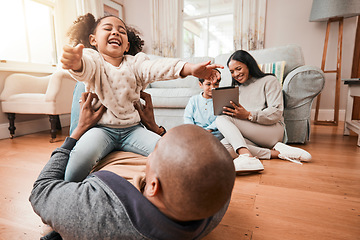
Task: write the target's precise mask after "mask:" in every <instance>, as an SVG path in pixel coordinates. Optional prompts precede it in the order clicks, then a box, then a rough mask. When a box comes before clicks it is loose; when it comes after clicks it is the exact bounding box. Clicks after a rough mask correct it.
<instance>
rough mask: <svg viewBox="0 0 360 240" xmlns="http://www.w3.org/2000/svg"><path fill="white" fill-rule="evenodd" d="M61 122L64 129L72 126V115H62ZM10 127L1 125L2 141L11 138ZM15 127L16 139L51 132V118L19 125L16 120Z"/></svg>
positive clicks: (5, 124) (0, 137) (6, 124)
mask: <svg viewBox="0 0 360 240" xmlns="http://www.w3.org/2000/svg"><path fill="white" fill-rule="evenodd" d="M60 121H61V126H62V127H67V126H70V114H64V115H61V116H60ZM8 127H9V124H8V123H3V124H0V139H5V138H9V137H10V133H9V129H8ZM15 127H16V130H15V137H16V136H22V135H26V134H31V133H36V132H41V131H46V130H50V122H49V117H44V118H40V119H36V120H31V121H25V122H19V123H17V122H16V120H15Z"/></svg>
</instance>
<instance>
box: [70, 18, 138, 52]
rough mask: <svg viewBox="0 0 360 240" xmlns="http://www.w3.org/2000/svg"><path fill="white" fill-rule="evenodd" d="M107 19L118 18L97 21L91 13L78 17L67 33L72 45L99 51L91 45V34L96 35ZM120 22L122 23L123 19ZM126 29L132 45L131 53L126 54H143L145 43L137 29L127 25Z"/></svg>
mask: <svg viewBox="0 0 360 240" xmlns="http://www.w3.org/2000/svg"><path fill="white" fill-rule="evenodd" d="M107 17H116V16H113V15H107V16H104V17H101V18H99V19H98V20H95V17H94V15H92V14H91V13H87V14H85V15H83V16H80V17H78V19H76V21H75V22H74V24H73V25H72V26H71V27H70V29H69V31H68V32H67V35H68V37H69V38H70V44H72V45H74V46H76V45H78V44H80V43H81V44H83V45H84V46H85V47H86V48H92V49H94V50H97V49H96V48H95V47H94V46H92V45H91V44H90V41H89V36H90V34H94V32H95V30H96V27H97V26H98V25H99V23H100V22H101V20H103V19H104V18H107ZM116 18H119V17H116ZM119 19H120V18H119ZM120 20H121V21H122V19H120ZM122 22H123V21H122ZM124 24H125V23H124ZM125 27H126V32H127V35H128V41H129V43H130V48H129V51H127V52H125V53H124V54H128V55H135V54H137V53H138V52H141V50H142V48H143V46H144V41H143V40H142V39H141V38H140V36H139V34H140V33H139V31H137V30H136V29H135V28H133V27H128V26H126V24H125Z"/></svg>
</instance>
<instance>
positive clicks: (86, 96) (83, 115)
mask: <svg viewBox="0 0 360 240" xmlns="http://www.w3.org/2000/svg"><path fill="white" fill-rule="evenodd" d="M94 98H96V99H97V98H98V97H97V95H96V94H95V93H90V92H84V93H82V94H81V98H80V115H79V123H78V125H77V127H76V128H75V129H74V131H73V133H72V134H71V136H70V137H72V138H74V139H77V140H79V138H80V137H81V136H82V135H83V134H84V133H85V132H86V131H87V130H88V129H90V128H91V127H93V126H94V125H95V124H96V123H97V122H98V121H99V120H100V118H101V117H102V115H103V113H104V112H105V110H106V108H105V106H104V105H101V107H100V108H99V109H97V110H96V111H95V110H94V109H93V107H92V105H91V103H92V101H93V99H94Z"/></svg>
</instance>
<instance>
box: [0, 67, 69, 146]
mask: <svg viewBox="0 0 360 240" xmlns="http://www.w3.org/2000/svg"><path fill="white" fill-rule="evenodd" d="M75 83H76V81H75V80H74V79H73V78H71V76H70V75H69V74H68V73H67V72H65V71H57V72H55V73H53V74H52V75H49V76H45V77H36V76H32V75H28V74H20V73H15V74H11V75H10V76H8V77H7V78H6V79H5V84H4V89H3V91H2V93H1V95H0V101H1V106H2V111H3V112H4V113H7V114H8V119H9V131H10V138H13V137H14V134H15V129H16V128H15V114H16V113H17V114H46V115H49V121H50V125H51V130H50V134H51V141H53V140H54V139H55V138H56V132H57V130H60V129H61V123H60V119H59V115H60V114H68V113H70V112H71V102H72V93H73V89H74V87H75Z"/></svg>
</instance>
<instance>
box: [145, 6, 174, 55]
mask: <svg viewBox="0 0 360 240" xmlns="http://www.w3.org/2000/svg"><path fill="white" fill-rule="evenodd" d="M178 11H179V3H178V0H152V1H151V13H152V18H151V20H152V22H151V31H152V46H151V53H152V54H154V55H159V56H164V57H175V56H176V46H177V33H178V30H177V28H178V25H179V24H178V23H179V17H178V14H179V13H178Z"/></svg>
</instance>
